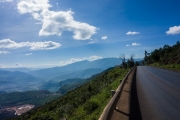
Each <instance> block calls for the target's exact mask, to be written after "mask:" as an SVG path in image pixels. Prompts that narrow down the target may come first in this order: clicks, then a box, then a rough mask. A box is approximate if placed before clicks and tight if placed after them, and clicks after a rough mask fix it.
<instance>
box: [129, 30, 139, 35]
mask: <svg viewBox="0 0 180 120" xmlns="http://www.w3.org/2000/svg"><path fill="white" fill-rule="evenodd" d="M136 34H140V32H132V31H129V32H127V33H126V35H136Z"/></svg>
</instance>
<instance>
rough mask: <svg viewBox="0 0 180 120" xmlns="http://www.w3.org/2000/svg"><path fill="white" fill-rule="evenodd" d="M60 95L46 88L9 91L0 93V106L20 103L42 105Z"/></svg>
mask: <svg viewBox="0 0 180 120" xmlns="http://www.w3.org/2000/svg"><path fill="white" fill-rule="evenodd" d="M59 96H60V95H58V94H53V93H51V92H49V91H47V90H33V91H26V92H11V93H4V94H0V107H7V106H16V105H22V104H33V105H35V106H40V105H43V104H44V103H46V102H49V101H51V100H54V99H56V98H58V97H59Z"/></svg>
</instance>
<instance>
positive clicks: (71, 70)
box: [28, 58, 121, 80]
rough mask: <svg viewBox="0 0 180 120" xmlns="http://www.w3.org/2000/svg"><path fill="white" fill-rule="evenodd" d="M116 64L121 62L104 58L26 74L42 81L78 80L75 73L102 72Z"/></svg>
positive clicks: (116, 59)
mask: <svg viewBox="0 0 180 120" xmlns="http://www.w3.org/2000/svg"><path fill="white" fill-rule="evenodd" d="M118 63H121V60H120V59H119V58H104V59H99V60H95V61H87V60H84V61H80V62H75V63H72V64H69V65H66V66H62V67H53V68H47V69H41V70H35V71H31V72H28V73H29V74H31V75H33V76H38V77H40V78H43V79H44V80H50V79H53V78H55V77H58V76H63V77H64V76H65V75H66V79H68V78H79V77H77V76H75V75H78V74H77V72H80V71H84V70H88V69H94V70H96V69H101V71H102V70H105V69H107V68H109V67H114V66H115V65H118ZM69 74H74V76H72V77H71V76H69ZM91 75H92V74H91ZM91 75H88V76H91ZM62 80H64V79H62Z"/></svg>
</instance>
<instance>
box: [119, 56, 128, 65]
mask: <svg viewBox="0 0 180 120" xmlns="http://www.w3.org/2000/svg"><path fill="white" fill-rule="evenodd" d="M119 57H120V59H121V61H122V66H123V67H124V68H127V64H126V58H125V55H124V54H121V55H120V56H119Z"/></svg>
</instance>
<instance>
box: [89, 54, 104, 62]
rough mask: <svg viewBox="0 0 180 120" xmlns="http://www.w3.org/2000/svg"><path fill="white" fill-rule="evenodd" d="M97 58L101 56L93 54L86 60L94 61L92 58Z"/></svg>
mask: <svg viewBox="0 0 180 120" xmlns="http://www.w3.org/2000/svg"><path fill="white" fill-rule="evenodd" d="M98 59H102V57H101V56H96V55H94V56H90V57H89V59H88V60H89V61H94V60H98Z"/></svg>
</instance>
